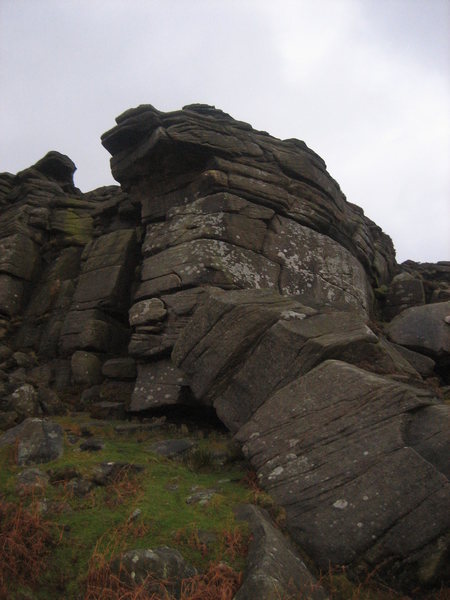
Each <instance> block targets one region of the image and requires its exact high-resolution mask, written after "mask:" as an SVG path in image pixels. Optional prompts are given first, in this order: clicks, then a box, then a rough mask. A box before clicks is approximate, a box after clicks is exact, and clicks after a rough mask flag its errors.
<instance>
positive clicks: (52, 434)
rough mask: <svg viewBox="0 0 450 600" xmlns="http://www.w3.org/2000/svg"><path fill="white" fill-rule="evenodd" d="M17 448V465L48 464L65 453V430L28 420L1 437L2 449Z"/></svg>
mask: <svg viewBox="0 0 450 600" xmlns="http://www.w3.org/2000/svg"><path fill="white" fill-rule="evenodd" d="M14 445H16V446H17V464H18V465H28V464H32V463H37V464H39V463H46V462H49V461H51V460H55V459H56V458H59V457H60V456H61V454H62V452H63V430H62V428H61V426H60V425H58V424H57V423H52V422H51V421H47V420H44V419H36V418H28V419H25V421H23V422H22V423H21V424H20V425H17V426H16V427H13V428H11V429H9V430H8V431H7V432H6V433H4V434H3V435H1V436H0V448H1V447H3V446H14Z"/></svg>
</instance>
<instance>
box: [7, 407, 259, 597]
mask: <svg viewBox="0 0 450 600" xmlns="http://www.w3.org/2000/svg"><path fill="white" fill-rule="evenodd" d="M55 420H56V421H58V422H59V423H60V424H61V425H62V426H63V428H64V430H65V438H66V439H65V450H64V455H63V456H62V457H61V458H59V459H57V460H54V461H52V462H49V463H46V464H45V465H43V466H42V465H41V470H43V469H44V468H45V471H46V472H47V473H48V474H50V478H51V481H53V484H51V485H48V486H47V487H46V488H45V489H42V488H36V489H34V490H33V491H27V490H26V488H24V489H23V490H22V491H21V492H20V493H21V494H22V496H21V504H20V505H19V507H20V516H21V517H22V518H23V519H26V521H25V522H26V523H29V522H30V523H35V525H36V530H37V532H38V533H42V535H43V541H42V542H39V544H40V545H39V548H42V553H41V554H40V553H39V552H33V561H31V560H29V559H28V556H27V555H25V554H24V555H23V560H22V561H21V564H20V565H19V566H18V567H17V569H16V570H15V571H12V572H11V577H10V578H8V579H7V573H2V581H3V582H4V583H3V585H4V586H5V587H4V589H7V590H9V591H8V594H9V595H8V594H6V592H4V594H3V595H2V594H1V593H0V597H2V598H3V597H4V598H11V600H14V599H15V598H21V597H27V596H26V595H22V596H21V594H23V593H24V592H23V591H19V590H18V588H17V585H16V583H20V581H22V582H23V584H24V585H26V584H30V586H31V589H32V590H33V592H32V593H33V596H32V597H33V598H36V600H39V599H44V598H45V599H46V600H47V599H49V600H51V599H52V598H60V597H62V596H63V597H64V598H66V599H67V600H69V599H71V598H73V599H78V598H80V597H82V594H84V593H86V594H88V592H86V586H87V589H88V591H89V585H91V584H92V581H93V578H94V579H95V577H94V573H97V575H96V576H98V573H99V572H100V571H101V569H102V568H104V567H105V561H108V560H110V559H111V558H113V557H114V556H115V555H117V554H118V553H120V552H123V551H125V550H127V549H131V548H133V549H134V548H153V547H156V546H163V545H167V546H171V547H174V548H177V549H179V550H180V552H181V554H182V555H183V557H184V558H185V559H186V561H188V562H190V563H191V564H193V565H194V566H195V567H196V568H197V570H198V571H199V572H200V573H204V574H207V573H210V579H211V581H213V579H214V578H213V573H214V572H216V571H217V568H218V567H217V565H218V564H219V563H221V562H222V561H225V562H226V563H227V565H228V567H227V568H229V569H230V573H231V572H233V573H235V575H234V576H233V577H235V579H236V581H237V580H238V579H239V573H240V572H242V570H243V568H244V566H245V552H244V550H245V548H246V541H245V540H246V537H247V538H248V531H247V528H246V526H245V525H243V524H238V523H236V522H235V520H234V516H233V508H234V507H235V506H236V505H237V504H240V503H242V502H246V501H248V500H249V499H250V491H249V488H248V486H247V485H246V484H245V482H243V481H242V480H243V478H244V476H245V470H244V469H243V467H242V465H239V464H234V465H233V464H230V465H228V466H220V467H218V466H217V465H214V464H212V463H211V464H208V465H207V466H205V465H204V464H202V465H201V466H200V469H199V470H194V469H193V468H192V465H189V466H186V465H185V464H184V462H183V461H182V460H170V459H167V458H164V457H160V456H157V455H155V454H153V453H152V452H150V451H149V449H148V448H149V446H151V444H152V442H154V441H156V440H158V439H161V437H162V436H164V435H166V436H167V431H165V432H161V431H153V432H144V433H142V432H138V433H132V434H128V435H126V436H118V435H117V434H116V433H115V432H114V426H115V425H117V422H108V423H104V422H99V423H95V422H92V421H90V420H89V419H88V418H87V417H86V416H83V415H81V416H71V417H60V418H57V419H55ZM170 427H172V428H173V429H175V428H174V426H170ZM99 430H100V431H99ZM88 432H90V433H94V432H95V435H96V436H97V435H101V438H102V440H103V441H104V443H105V445H104V449H103V450H101V451H99V452H83V451H80V445H79V443H80V441H81V442H82V441H83V439H84V438H83V437H82V436H83V434H86V433H88ZM170 435H171V436H174V437H175V436H176V435H177V432H176V430H175V431H170ZM191 437H193V438H194V439H195V441H196V444H198V447H199V448H203V449H204V451H205V452H206V451H207V447H208V445H209V447H210V448H218V447H222V448H226V446H227V444H228V440H229V436H227V435H225V434H222V433H215V432H212V433H210V435H209V439H204V436H203V434H195V433H194V434H192V436H191ZM75 439H76V441H75V443H71V442H74V440H75ZM13 458H14V457H13V453H12V451H11V448H3V449H1V451H0V465H1V468H0V498H1V505H0V507H1V508H0V510H2V511H6V513H7V514H9V513H10V512H11V507H13V506H15V505H16V504H15V503H17V498H18V494H19V491H18V490H17V489H16V477H17V475H18V473H19V472H20V471H21V470H22V469H23V468H22V467H18V466H17V465H16V464H15V463H14V460H13ZM116 461H117V462H121V463H124V462H125V463H129V464H133V465H142V466H143V467H144V468H143V470H142V471H138V472H135V471H133V470H132V469H131V468H128V469H127V468H124V469H122V470H121V471H119V472H118V474H117V475H116V476H115V477H113V478H112V479H111V480H110V481H107V483H106V485H96V486H93V487H92V488H91V489H90V490H89V491H88V492H87V493H86V494H84V495H79V494H77V489H76V487H74V486H73V485H72V482H73V480H74V478H73V477H72V476H73V475H74V474H75V473H76V474H77V477H78V479H79V480H89V479H90V478H92V476H93V473H94V471H95V468H96V467H98V465H99V464H101V463H105V462H116ZM66 476H67V477H70V479H65V477H66ZM193 489H194V490H196V491H197V490H203V489H214V490H215V494H214V495H213V496H212V498H211V500H210V501H209V502H208V503H206V504H205V505H202V504H201V503H192V504H187V503H186V498H187V497H188V496H189V495H190V494H192V490H193ZM137 509H139V511H140V512H139V514H138V516H137V517H135V518H134V517H133V513H135V511H136V510H137ZM2 514H3V513H2ZM136 514H137V513H136ZM13 516H14V515H12V516H11V519H13ZM15 518H16V519H17V518H18V515H17V514H16V516H15ZM33 519H34V521H33ZM2 522H3V519H2ZM5 522H6V523H9V521H5ZM27 527H28V529H27V530H24V531H23V535H24V537H23V539H21V540H19V543H20V544H22V545H23V546H24V548H30V551H32V548H33V545H32V544H31V545H30V543H29V541H28V538H27V537H26V536H27V535H28V533H29V534H30V535H31V534H33V535H34V536H35V534H34V533H33V530H32V529H30V525H27ZM12 531H13V533H14V535H16V536H20V532H21V530H20V528H19V529H14V530H12ZM186 531H189V532H190V535H189V536H186V535H184V534H183V532H186ZM194 531H195V532H197V535H198V532H208V533H209V534H210V535H209V536H208V540H210V541H207V542H206V543H204V544H203V545H201V544H200V543H199V544H193V543H192V534H193V532H194ZM53 532H54V534H55V535H53V536H52V535H51V534H53ZM4 534H5V532H3V531H2V536H3V535H4ZM44 534H45V535H44ZM36 535H37V534H36ZM35 537H36V536H35ZM1 539H2V544H1V547H2V548H8V546H7V545H5V543H6V542H4V538H3V537H2V538H1ZM5 539H6V541H8V540H9V539H10V538H5ZM34 539H35V538H34V537H33V540H34ZM14 540H15V538H14V539H12V541H11V543H13V544H14V545H15V546H17V540H16V541H14ZM44 540H45V544H44ZM36 543H37V542H36ZM17 547H18V546H17ZM206 548H207V552H206V551H205V549H206ZM10 552H11V550H8V555H9V554H10ZM0 558H2V557H0ZM38 560H40V561H41V562H39V563H38V562H36V561H38ZM44 560H47V563H44V562H42V561H44ZM10 563H11V561H10V560H8V561H6V563H5V561H2V564H10ZM45 564H48V565H51V568H48V569H47V568H45ZM211 564H212V565H216V566H215V567H211ZM28 567H29V568H30V569H31V571H28V570H27V569H28ZM3 568H5V567H3ZM214 569H215V570H216V571H214ZM219 570H220V569H219ZM22 572H23V576H22V575H21V573H22ZM19 575H20V576H21V577H22V580H20V579H19ZM216 575H217V572H216ZM202 577H203V576H202ZM204 577H206V575H204ZM227 577H228V576H227ZM11 578H12V579H11ZM224 578H225V576H224ZM225 579H226V578H225ZM12 581H14V582H15V583H14V585H12ZM196 581H197V580H196ZM205 581H206V580H205V579H202V578H200V579H198V581H197V584H196V585H197V587H198V589H201V586H205V585H206V584H205ZM208 581H209V580H208ZM214 581H215V583H214V585H216V583H217V581H216V580H214ZM227 581H228V579H227ZM89 582H91V583H89ZM208 585H210V586H213V583H209V584H208ZM227 585H228V584H227ZM193 586H194V584H193V583H192V585H191V587H190V588H189V589H191V590H192V594H191V596H189V595H186V596H185V598H186V600H187V599H188V598H190V597H192V598H197V597H198V596H195V595H194V591H195V589H196V588H195V586H194V587H193ZM91 588H92V585H91ZM14 590H16V591H17V595H16V591H14ZM136 593H137V592H136ZM89 594H90V595H89ZM89 594H88V595H87V596H86V598H94V597H95V598H97V597H98V598H103V597H104V596H95V595H92V594H93V592H92V589H91V591H89ZM133 594H135V592H133ZM119 597H120V598H122V597H126V598H128V597H130V598H139V597H140V596H139V595H132V594H131V592H130V595H129V596H120V595H118V596H117V598H119ZM142 597H143V596H142ZM206 597H207V596H205V598H206ZM211 597H213V596H211ZM224 597H226V596H224ZM108 598H115V596H114V595H112V596H108Z"/></svg>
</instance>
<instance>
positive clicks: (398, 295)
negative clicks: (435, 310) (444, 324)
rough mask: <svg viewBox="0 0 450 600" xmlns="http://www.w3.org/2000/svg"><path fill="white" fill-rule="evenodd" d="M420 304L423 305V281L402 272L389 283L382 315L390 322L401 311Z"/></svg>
mask: <svg viewBox="0 0 450 600" xmlns="http://www.w3.org/2000/svg"><path fill="white" fill-rule="evenodd" d="M422 304H425V290H424V286H423V281H422V280H421V279H420V278H419V277H414V276H413V275H411V274H409V273H405V272H403V273H400V274H399V275H396V276H395V277H394V278H393V280H392V281H391V283H390V286H389V291H388V293H387V295H386V304H385V308H384V313H385V315H386V316H387V318H388V319H389V320H390V319H392V318H393V317H395V316H396V315H398V314H399V313H401V312H402V311H403V310H405V309H407V308H410V307H411V306H421V305H422Z"/></svg>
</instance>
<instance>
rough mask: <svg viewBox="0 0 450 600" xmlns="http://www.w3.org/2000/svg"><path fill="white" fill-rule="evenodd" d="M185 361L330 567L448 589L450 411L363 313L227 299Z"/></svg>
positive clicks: (184, 344) (281, 299)
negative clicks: (443, 579) (376, 571)
mask: <svg viewBox="0 0 450 600" xmlns="http://www.w3.org/2000/svg"><path fill="white" fill-rule="evenodd" d="M172 358H173V360H174V361H175V363H176V364H177V365H178V367H179V368H181V369H182V370H183V371H185V373H186V376H187V382H188V383H189V385H190V388H191V390H192V392H193V394H194V395H195V397H196V398H197V400H198V401H199V402H200V403H203V404H206V405H213V406H214V407H215V409H216V411H217V414H218V416H219V417H220V419H221V420H222V421H223V422H224V423H225V424H226V425H227V427H229V428H230V429H231V430H232V431H234V432H236V438H237V440H238V441H239V442H241V443H242V444H243V449H244V452H245V454H246V456H247V458H248V460H249V461H250V463H251V464H252V466H253V467H254V468H255V470H256V471H257V472H258V477H259V480H260V483H261V485H262V487H263V488H264V489H266V490H268V491H269V492H270V493H271V494H272V496H273V497H274V498H275V500H276V501H277V502H278V503H279V504H280V505H282V506H283V507H284V508H285V509H286V514H287V526H288V529H289V531H290V533H291V535H292V536H293V537H294V539H295V540H296V541H297V542H298V543H299V544H300V546H301V547H303V548H304V549H305V550H306V551H307V552H308V553H309V555H310V556H312V557H313V558H314V559H315V560H316V561H317V562H318V563H319V565H320V566H321V567H323V568H326V567H327V566H328V563H329V562H331V563H332V564H351V565H353V566H359V567H361V568H368V569H369V570H372V569H373V568H375V567H376V566H378V565H379V564H380V563H383V564H384V567H383V569H384V573H385V574H386V575H389V576H390V577H391V578H392V577H394V575H393V573H394V571H396V570H397V569H402V570H403V571H404V574H405V575H404V577H405V581H404V582H403V583H404V585H405V586H408V585H411V586H414V585H416V584H417V583H418V579H419V583H424V582H426V583H432V582H433V581H436V580H439V577H440V576H442V572H443V571H442V557H443V556H444V555H445V552H446V550H445V548H446V547H447V542H446V541H445V540H446V537H445V536H446V532H447V529H448V527H449V525H450V521H449V516H448V511H447V509H446V505H447V503H448V501H449V500H450V496H449V493H450V488H449V482H448V458H447V456H448V451H449V445H450V436H449V428H448V426H446V419H448V415H449V412H450V411H449V407H448V406H446V405H444V404H440V403H438V401H437V400H436V399H435V398H434V397H433V394H432V392H431V390H430V388H428V387H426V386H425V385H424V383H423V381H422V379H421V377H420V375H419V374H418V373H417V371H415V370H414V369H413V367H412V366H411V363H410V362H409V361H408V360H406V359H405V358H404V357H403V356H402V355H401V354H400V353H399V352H398V351H397V350H396V349H395V347H393V345H391V344H390V343H389V342H387V341H386V340H385V339H383V338H382V337H379V336H377V335H375V333H374V332H373V330H371V329H370V328H369V327H368V325H367V322H366V321H365V320H364V319H362V318H361V315H360V314H358V313H355V312H348V311H347V312H345V311H337V310H333V309H331V308H329V307H322V308H319V307H317V306H316V307H314V308H312V307H308V306H305V305H303V304H301V303H300V302H299V301H298V300H297V299H296V298H290V297H285V296H280V295H278V294H276V293H274V292H272V291H271V290H245V291H232V292H224V291H213V292H211V293H210V294H209V296H208V299H207V300H206V301H205V302H204V303H203V305H202V306H201V307H200V308H199V309H198V310H197V312H196V313H195V315H194V317H193V318H192V320H191V322H190V323H189V325H188V326H187V327H186V328H185V329H184V331H183V333H182V334H181V336H180V337H179V339H178V341H177V343H176V345H175V347H174V351H173V353H172ZM429 514H433V519H432V520H430V519H429V518H428V516H427V515H429ZM413 522H414V523H416V527H415V529H414V531H413V532H411V531H410V529H411V527H412V525H411V524H412V523H413ZM436 553H439V556H440V557H441V558H440V560H439V561H437V562H436V565H437V566H436V565H435V568H434V569H433V570H432V571H430V570H429V569H428V570H427V568H426V567H425V565H426V561H427V560H428V558H429V556H430V555H431V554H432V555H435V554H436ZM425 574H426V575H425Z"/></svg>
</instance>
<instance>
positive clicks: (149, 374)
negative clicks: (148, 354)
mask: <svg viewBox="0 0 450 600" xmlns="http://www.w3.org/2000/svg"><path fill="white" fill-rule="evenodd" d="M185 384H186V378H185V375H184V373H183V372H182V371H181V370H180V369H178V368H177V367H176V366H175V365H174V364H173V363H172V362H171V361H170V360H168V359H165V360H159V361H158V362H151V363H144V364H140V365H138V376H137V380H136V385H135V388H134V391H133V396H132V398H131V403H130V411H132V412H140V411H144V410H148V409H149V408H156V407H158V406H165V405H169V404H177V403H178V402H179V401H180V399H181V393H182V386H183V385H185Z"/></svg>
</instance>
